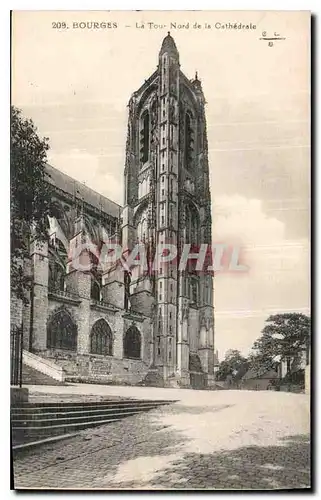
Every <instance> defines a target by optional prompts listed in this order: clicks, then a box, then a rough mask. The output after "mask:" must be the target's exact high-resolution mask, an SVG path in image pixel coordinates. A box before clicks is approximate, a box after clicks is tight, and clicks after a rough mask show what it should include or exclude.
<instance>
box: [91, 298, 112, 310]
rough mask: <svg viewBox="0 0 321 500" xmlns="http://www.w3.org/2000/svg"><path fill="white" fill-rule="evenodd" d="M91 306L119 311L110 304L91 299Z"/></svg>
mask: <svg viewBox="0 0 321 500" xmlns="http://www.w3.org/2000/svg"><path fill="white" fill-rule="evenodd" d="M90 304H91V305H92V306H98V307H105V308H106V309H112V310H117V309H118V308H117V307H116V306H114V305H113V304H110V303H109V302H104V301H103V300H96V299H90Z"/></svg>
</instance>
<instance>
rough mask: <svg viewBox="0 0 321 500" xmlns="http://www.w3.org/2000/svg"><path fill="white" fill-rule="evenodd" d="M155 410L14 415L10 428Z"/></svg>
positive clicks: (139, 408) (138, 409) (145, 408)
mask: <svg viewBox="0 0 321 500" xmlns="http://www.w3.org/2000/svg"><path fill="white" fill-rule="evenodd" d="M154 408H156V407H155V406H154V405H149V406H147V405H146V406H143V407H130V408H118V409H108V410H104V411H99V410H98V411H97V410H94V413H93V412H64V413H59V414H56V413H45V414H34V413H33V414H30V415H25V414H20V415H14V416H12V418H11V423H12V428H13V429H15V428H17V427H28V426H34V427H42V426H46V425H48V426H52V425H55V424H56V423H59V424H63V423H68V422H76V421H77V420H78V421H83V422H86V421H88V420H93V421H94V420H102V419H106V418H115V417H118V416H121V417H123V416H126V415H128V414H132V413H139V412H142V411H148V410H152V409H154Z"/></svg>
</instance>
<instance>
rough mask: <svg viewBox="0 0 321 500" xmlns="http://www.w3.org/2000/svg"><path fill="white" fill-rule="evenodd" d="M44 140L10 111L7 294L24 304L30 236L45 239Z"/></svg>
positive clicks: (48, 188)
mask: <svg viewBox="0 0 321 500" xmlns="http://www.w3.org/2000/svg"><path fill="white" fill-rule="evenodd" d="M48 149H49V145H48V138H43V139H40V138H39V136H38V134H37V129H36V127H35V125H34V123H33V121H32V120H30V119H26V118H24V117H23V116H22V113H21V111H20V110H19V109H17V108H16V107H14V106H12V107H11V158H10V160H11V168H10V210H11V220H10V229H11V241H10V244H11V245H10V257H11V276H10V277H11V291H12V293H13V294H14V295H15V296H16V297H17V298H19V299H22V300H23V301H24V302H25V301H26V300H27V298H26V293H25V292H26V290H28V289H29V287H30V281H31V280H30V276H27V275H26V274H25V260H26V259H27V258H28V256H29V243H30V237H31V235H32V236H33V237H34V238H35V239H36V240H37V241H38V242H40V243H42V242H44V241H46V239H47V238H48V217H47V216H48V215H49V214H50V205H51V195H52V191H51V189H52V188H51V184H50V183H49V182H48V181H49V175H48V174H47V172H46V169H45V166H46V162H47V151H48Z"/></svg>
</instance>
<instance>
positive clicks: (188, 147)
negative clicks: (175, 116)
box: [184, 111, 194, 168]
mask: <svg viewBox="0 0 321 500" xmlns="http://www.w3.org/2000/svg"><path fill="white" fill-rule="evenodd" d="M193 144H194V138H193V127H192V117H191V115H190V113H189V112H188V111H187V113H186V114H185V151H184V159H185V167H186V168H190V167H191V166H192V159H193V148H194V146H193Z"/></svg>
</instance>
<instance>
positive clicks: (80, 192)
mask: <svg viewBox="0 0 321 500" xmlns="http://www.w3.org/2000/svg"><path fill="white" fill-rule="evenodd" d="M46 170H47V172H48V174H49V175H50V182H51V183H52V184H53V185H54V186H56V187H57V188H58V189H61V190H62V191H64V192H65V193H68V194H71V195H72V196H75V197H76V198H78V199H83V200H84V201H85V202H86V203H88V204H89V205H92V206H93V207H95V208H97V209H98V210H102V211H103V212H105V213H106V214H108V215H111V216H112V217H116V218H118V217H119V211H120V209H121V206H120V205H118V204H117V203H115V202H113V201H111V200H109V199H108V198H106V197H105V196H103V195H102V194H99V193H97V191H94V190H93V189H91V188H90V187H88V186H85V184H82V183H81V182H79V181H77V180H76V179H73V178H72V177H70V176H69V175H67V174H64V173H63V172H61V171H60V170H58V169H56V168H54V167H52V166H51V165H48V164H47V166H46Z"/></svg>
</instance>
